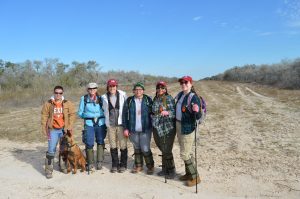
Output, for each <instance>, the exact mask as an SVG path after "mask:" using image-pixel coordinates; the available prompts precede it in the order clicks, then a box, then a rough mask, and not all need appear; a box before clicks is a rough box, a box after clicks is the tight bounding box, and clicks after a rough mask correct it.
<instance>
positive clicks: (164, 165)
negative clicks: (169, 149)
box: [157, 155, 167, 176]
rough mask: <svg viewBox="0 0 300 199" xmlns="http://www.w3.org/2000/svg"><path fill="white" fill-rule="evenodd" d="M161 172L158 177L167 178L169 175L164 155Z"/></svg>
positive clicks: (162, 156)
mask: <svg viewBox="0 0 300 199" xmlns="http://www.w3.org/2000/svg"><path fill="white" fill-rule="evenodd" d="M161 163H162V164H161V171H160V172H158V173H157V175H158V176H165V174H167V170H166V160H165V158H164V155H161Z"/></svg>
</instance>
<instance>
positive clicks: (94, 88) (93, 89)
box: [88, 87, 97, 90]
mask: <svg viewBox="0 0 300 199" xmlns="http://www.w3.org/2000/svg"><path fill="white" fill-rule="evenodd" d="M94 89H97V87H96V88H88V90H94Z"/></svg>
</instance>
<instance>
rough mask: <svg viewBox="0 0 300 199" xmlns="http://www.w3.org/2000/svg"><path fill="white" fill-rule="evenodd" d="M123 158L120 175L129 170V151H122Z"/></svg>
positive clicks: (121, 159)
mask: <svg viewBox="0 0 300 199" xmlns="http://www.w3.org/2000/svg"><path fill="white" fill-rule="evenodd" d="M120 151H121V158H120V165H119V173H123V172H125V171H126V169H127V159H128V150H127V148H126V149H121V150H120Z"/></svg>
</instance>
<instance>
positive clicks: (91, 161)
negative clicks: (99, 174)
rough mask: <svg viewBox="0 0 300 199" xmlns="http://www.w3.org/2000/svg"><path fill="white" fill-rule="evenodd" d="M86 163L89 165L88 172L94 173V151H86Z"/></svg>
mask: <svg viewBox="0 0 300 199" xmlns="http://www.w3.org/2000/svg"><path fill="white" fill-rule="evenodd" d="M86 163H87V167H86V170H87V171H93V170H94V165H93V164H94V151H93V149H86Z"/></svg>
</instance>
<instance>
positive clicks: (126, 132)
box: [123, 129, 130, 137]
mask: <svg viewBox="0 0 300 199" xmlns="http://www.w3.org/2000/svg"><path fill="white" fill-rule="evenodd" d="M123 135H124V136H125V137H128V136H129V135H130V133H129V130H128V129H125V130H124V131H123Z"/></svg>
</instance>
